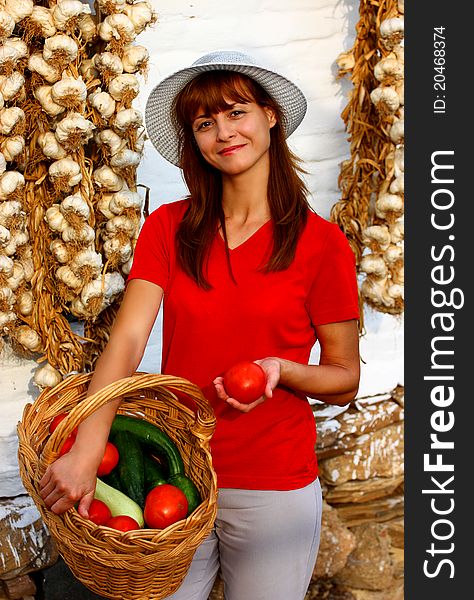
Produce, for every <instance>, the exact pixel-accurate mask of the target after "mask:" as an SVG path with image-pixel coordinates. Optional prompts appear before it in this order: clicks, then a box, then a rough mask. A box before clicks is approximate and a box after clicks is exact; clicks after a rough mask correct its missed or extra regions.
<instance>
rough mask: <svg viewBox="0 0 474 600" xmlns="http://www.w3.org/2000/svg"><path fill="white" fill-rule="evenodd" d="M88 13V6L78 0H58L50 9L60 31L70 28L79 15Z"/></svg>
mask: <svg viewBox="0 0 474 600" xmlns="http://www.w3.org/2000/svg"><path fill="white" fill-rule="evenodd" d="M90 13H91V8H90V6H89V5H88V4H85V3H83V2H81V1H80V0H59V1H58V3H57V4H56V6H55V7H54V8H53V9H52V16H53V21H54V24H55V25H56V27H57V28H58V29H59V30H60V31H67V30H70V29H71V28H73V27H74V25H75V23H76V22H77V17H79V15H83V14H90Z"/></svg>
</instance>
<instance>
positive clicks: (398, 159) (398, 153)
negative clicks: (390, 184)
mask: <svg viewBox="0 0 474 600" xmlns="http://www.w3.org/2000/svg"><path fill="white" fill-rule="evenodd" d="M394 166H395V177H400V175H402V174H403V173H404V172H405V147H404V146H398V147H397V148H395V164H394Z"/></svg>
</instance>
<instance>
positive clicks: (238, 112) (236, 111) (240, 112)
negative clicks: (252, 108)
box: [230, 110, 244, 117]
mask: <svg viewBox="0 0 474 600" xmlns="http://www.w3.org/2000/svg"><path fill="white" fill-rule="evenodd" d="M230 114H231V116H232V117H239V116H240V115H243V114H244V111H243V110H233V111H232V112H231V113H230Z"/></svg>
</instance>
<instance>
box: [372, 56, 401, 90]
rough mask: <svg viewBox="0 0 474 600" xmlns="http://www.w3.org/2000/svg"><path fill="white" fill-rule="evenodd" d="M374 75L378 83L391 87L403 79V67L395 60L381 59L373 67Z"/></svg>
mask: <svg viewBox="0 0 474 600" xmlns="http://www.w3.org/2000/svg"><path fill="white" fill-rule="evenodd" d="M374 75H375V78H376V79H377V80H378V81H380V82H382V83H384V84H385V85H391V84H393V83H395V81H399V80H401V79H403V76H404V74H403V65H402V64H401V63H400V62H398V60H397V59H396V58H389V57H387V58H383V59H382V60H381V61H379V62H378V63H377V64H376V65H375V68H374Z"/></svg>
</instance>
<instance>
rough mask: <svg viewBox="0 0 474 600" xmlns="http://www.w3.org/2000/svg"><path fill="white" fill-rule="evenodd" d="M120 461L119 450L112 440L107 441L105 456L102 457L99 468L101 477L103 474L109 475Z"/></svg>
mask: <svg viewBox="0 0 474 600" xmlns="http://www.w3.org/2000/svg"><path fill="white" fill-rule="evenodd" d="M118 461H119V452H118V450H117V448H116V446H114V444H112V442H107V444H106V446H105V451H104V456H103V457H102V460H101V463H100V465H99V467H98V469H97V475H98V476H99V477H101V476H102V475H108V474H109V473H110V472H111V471H112V470H113V469H115V467H116V466H117V463H118Z"/></svg>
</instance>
